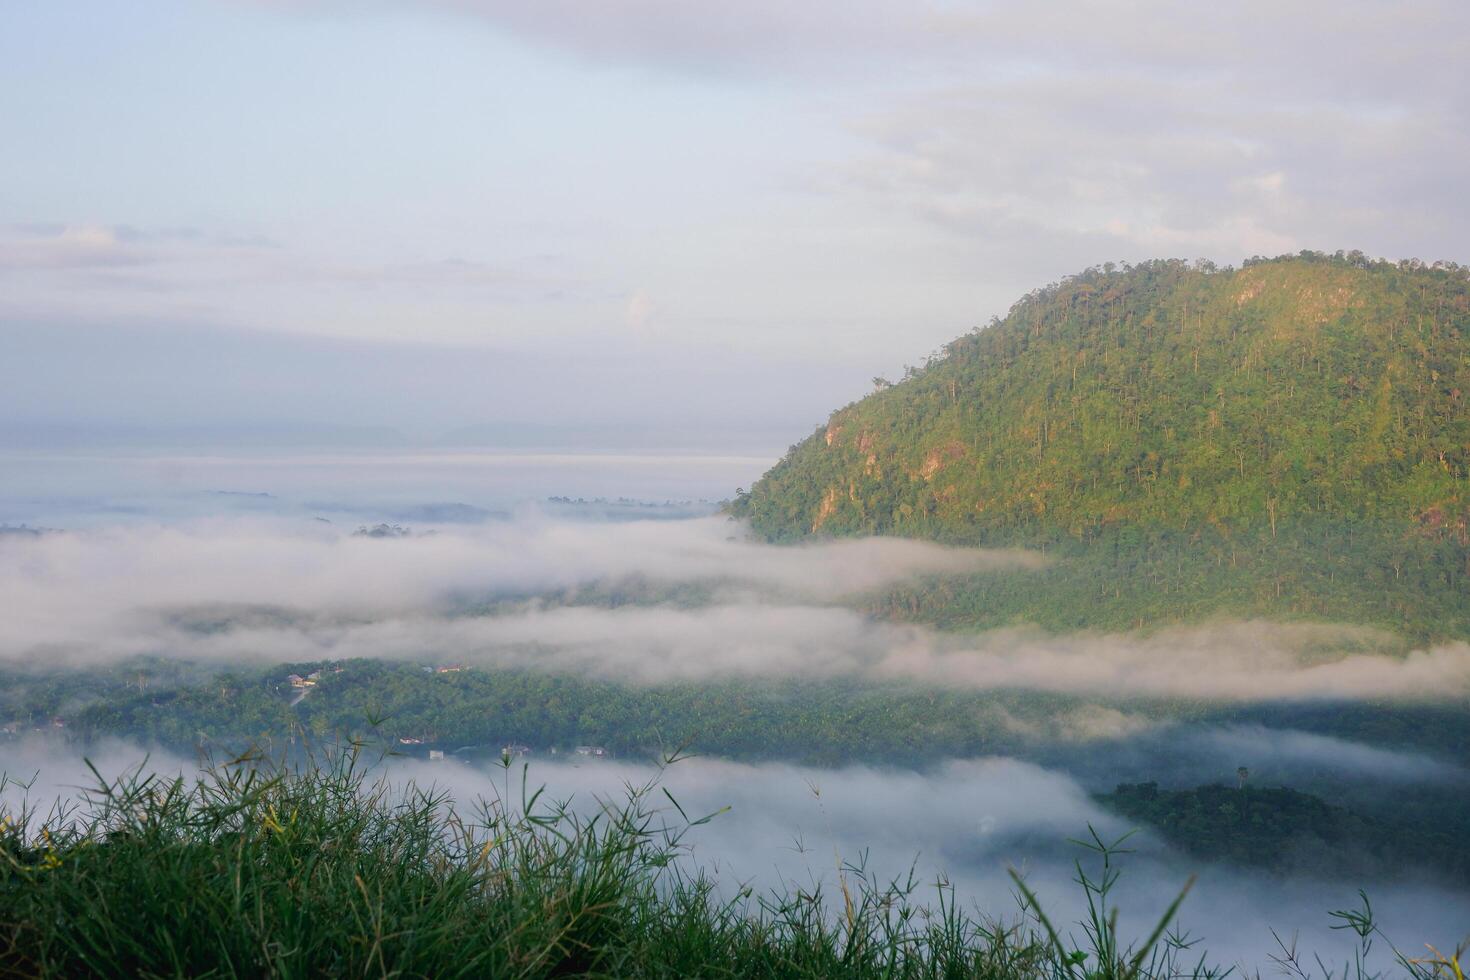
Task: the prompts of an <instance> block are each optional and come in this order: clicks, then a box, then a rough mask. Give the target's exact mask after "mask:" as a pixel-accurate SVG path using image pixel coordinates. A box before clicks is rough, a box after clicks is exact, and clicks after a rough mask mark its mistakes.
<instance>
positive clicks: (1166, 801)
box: [1096, 779, 1470, 882]
mask: <svg viewBox="0 0 1470 980" xmlns="http://www.w3.org/2000/svg"><path fill="white" fill-rule="evenodd" d="M1096 799H1097V800H1098V802H1100V803H1102V804H1103V805H1104V806H1106V807H1108V808H1109V809H1112V810H1115V811H1117V812H1118V813H1120V814H1122V815H1123V816H1125V817H1128V818H1129V819H1130V820H1136V821H1139V822H1140V823H1142V824H1145V825H1147V826H1148V827H1150V828H1152V829H1153V830H1155V831H1157V832H1158V833H1159V834H1160V835H1161V836H1162V837H1163V838H1164V839H1165V840H1167V841H1169V842H1170V843H1171V844H1174V845H1175V846H1177V847H1179V848H1180V849H1181V850H1183V851H1185V852H1186V853H1188V854H1191V855H1193V856H1195V857H1198V858H1202V859H1204V860H1208V861H1218V862H1222V863H1229V864H1236V865H1250V866H1255V867H1260V868H1264V869H1268V870H1270V871H1272V872H1275V873H1278V874H1282V875H1291V874H1299V873H1303V872H1305V873H1311V874H1319V875H1320V874H1328V875H1332V876H1335V877H1360V876H1364V875H1383V874H1393V873H1396V872H1397V873H1402V872H1403V870H1404V869H1405V868H1409V867H1412V868H1415V869H1418V870H1422V869H1425V868H1432V869H1433V871H1434V872H1436V873H1438V874H1439V875H1440V876H1441V877H1443V878H1444V879H1445V880H1448V881H1456V882H1463V881H1465V880H1467V879H1470V844H1467V842H1466V841H1465V839H1464V834H1465V829H1466V828H1465V827H1464V826H1463V825H1462V824H1463V821H1460V820H1458V819H1456V818H1455V817H1451V815H1449V814H1446V815H1445V816H1446V818H1447V819H1446V820H1445V821H1433V820H1422V821H1412V822H1406V821H1404V820H1403V819H1394V817H1393V816H1388V817H1386V818H1380V817H1375V816H1368V815H1364V814H1362V813H1358V812H1355V811H1353V810H1352V809H1349V808H1347V807H1343V806H1336V805H1333V804H1330V803H1328V802H1326V801H1325V800H1322V799H1320V798H1318V797H1316V796H1313V795H1311V794H1309V793H1303V792H1301V791H1299V790H1295V789H1290V788H1287V787H1282V786H1278V787H1256V786H1252V785H1250V783H1249V781H1248V779H1247V780H1245V781H1242V783H1241V784H1239V785H1237V786H1226V785H1223V784H1220V783H1213V784H1210V785H1206V786H1199V787H1196V788H1194V789H1175V790H1170V789H1161V788H1160V787H1159V785H1158V783H1153V782H1148V783H1131V784H1121V785H1119V786H1118V787H1117V788H1116V789H1114V790H1113V792H1111V793H1107V794H1100V795H1098V796H1097V797H1096ZM1456 816H1457V815H1456Z"/></svg>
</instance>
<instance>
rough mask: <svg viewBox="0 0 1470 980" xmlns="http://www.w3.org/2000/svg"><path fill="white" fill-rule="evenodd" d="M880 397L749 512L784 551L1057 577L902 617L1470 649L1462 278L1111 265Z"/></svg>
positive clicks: (998, 587) (838, 416)
mask: <svg viewBox="0 0 1470 980" xmlns="http://www.w3.org/2000/svg"><path fill="white" fill-rule="evenodd" d="M875 385H876V387H877V390H876V391H874V392H873V393H872V394H871V395H869V396H868V397H866V398H864V399H863V400H861V401H859V402H857V403H855V404H852V405H848V406H846V407H845V408H842V409H840V410H839V411H837V412H835V413H834V414H833V415H832V417H831V418H830V420H829V421H828V422H827V423H826V424H825V425H823V426H821V427H820V428H819V429H818V430H817V431H816V432H815V433H814V434H813V435H812V436H810V437H809V438H807V439H806V440H804V441H803V442H801V443H799V444H798V445H795V446H793V447H792V448H791V450H790V451H789V452H788V453H787V455H786V456H785V457H784V458H783V459H782V460H781V461H780V462H779V463H778V464H777V465H776V466H775V467H774V468H772V469H771V471H770V472H769V473H767V474H766V475H765V476H764V477H763V478H762V479H761V480H760V481H759V482H758V483H757V484H756V485H755V486H754V487H752V488H751V490H750V491H749V492H748V493H740V494H738V495H737V497H736V499H735V501H734V502H733V504H732V510H733V512H734V513H736V514H738V515H741V516H745V517H748V518H749V519H750V522H751V524H752V526H753V527H754V528H755V530H756V531H757V532H758V533H759V534H761V535H762V536H764V537H766V538H768V539H770V540H772V541H795V540H800V539H803V538H807V537H810V536H813V535H857V534H894V535H904V536H911V537H921V538H928V539H933V540H938V541H943V542H949V543H955V544H969V545H1021V546H1027V547H1034V548H1039V549H1046V550H1047V552H1048V554H1049V555H1050V556H1052V557H1054V558H1055V559H1056V562H1055V563H1054V567H1053V568H1051V569H1049V570H1047V571H1045V572H1041V573H1037V576H1038V578H1037V581H1034V582H1032V583H1026V584H1018V583H1016V582H1015V581H1014V579H1010V580H1007V581H1001V580H1000V579H1001V577H999V576H980V577H977V578H976V579H974V580H972V581H971V582H969V583H968V584H962V585H960V586H954V585H952V584H951V585H948V586H946V587H945V590H946V591H944V593H943V594H942V595H939V594H935V593H933V592H932V591H930V590H926V589H924V588H920V589H916V590H909V591H908V592H906V593H903V594H901V595H897V596H895V597H892V599H891V601H890V602H889V603H888V607H887V609H888V611H889V612H891V613H893V614H898V615H910V616H916V617H919V618H927V619H934V620H938V619H944V620H946V621H947V622H948V624H949V625H978V626H989V625H998V624H1001V623H1004V622H1018V621H1026V622H1041V623H1043V624H1045V625H1050V626H1054V627H1058V628H1071V627H1078V626H1106V627H1114V626H1138V625H1147V624H1149V623H1157V622H1167V621H1178V620H1198V619H1202V618H1206V617H1208V616H1210V615H1214V614H1221V613H1224V614H1238V615H1270V616H1273V617H1283V618H1285V617H1304V618H1323V619H1347V620H1353V621H1359V622H1368V623H1373V624H1377V625H1382V626H1386V627H1389V628H1391V629H1394V630H1395V631H1398V632H1400V633H1402V634H1404V635H1406V636H1408V637H1411V638H1414V639H1433V638H1446V637H1456V638H1463V637H1467V636H1470V612H1467V610H1470V530H1467V528H1470V413H1467V411H1466V393H1467V389H1470V271H1467V270H1466V269H1465V268H1464V267H1461V266H1458V265H1454V264H1445V263H1436V264H1434V265H1432V266H1427V265H1424V264H1423V263H1419V262H1416V261H1407V262H1401V263H1388V262H1382V261H1370V260H1368V259H1366V258H1364V257H1362V256H1361V255H1359V254H1357V253H1353V254H1349V255H1342V254H1338V255H1336V256H1326V255H1320V254H1316V253H1304V254H1302V255H1300V256H1294V257H1287V258H1281V259H1272V260H1256V261H1251V262H1247V263H1246V264H1245V265H1244V266H1243V267H1242V268H1240V269H1217V268H1215V267H1214V266H1212V265H1210V264H1209V263H1198V264H1190V263H1185V262H1179V261H1158V262H1148V263H1144V264H1141V265H1136V266H1122V267H1116V266H1113V265H1111V264H1109V265H1106V266H1103V267H1100V268H1094V269H1089V270H1087V271H1086V272H1083V273H1081V274H1079V275H1077V276H1073V277H1071V278H1069V279H1067V280H1065V281H1063V282H1061V283H1059V284H1055V285H1052V286H1049V287H1047V288H1045V289H1041V290H1038V291H1036V292H1034V293H1032V294H1030V295H1028V296H1026V297H1024V298H1023V299H1022V300H1021V301H1020V302H1018V303H1017V304H1016V305H1015V306H1014V307H1013V308H1012V309H1011V311H1010V313H1009V315H1008V316H1006V317H1005V318H1004V319H1003V320H997V321H994V322H992V323H991V324H990V325H988V326H986V327H984V328H982V329H979V330H976V331H974V332H973V333H971V334H968V335H966V336H964V337H961V338H960V339H958V340H956V341H954V342H953V343H951V344H949V345H947V346H946V348H945V349H944V350H943V351H942V352H941V353H940V354H938V355H936V356H935V357H933V358H931V359H930V361H929V363H928V364H927V365H925V366H924V367H922V368H917V369H910V370H909V372H908V374H907V376H906V377H905V378H904V379H903V380H902V381H901V382H899V383H897V384H891V385H890V384H888V383H887V382H885V381H883V380H882V379H875ZM1037 582H1039V583H1040V584H1041V585H1042V586H1044V588H1042V589H1037V588H1035V585H1036V584H1037Z"/></svg>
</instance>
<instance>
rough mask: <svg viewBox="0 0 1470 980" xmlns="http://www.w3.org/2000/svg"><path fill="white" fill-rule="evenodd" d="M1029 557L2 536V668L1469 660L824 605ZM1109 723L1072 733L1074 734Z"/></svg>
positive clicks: (1292, 633) (684, 525) (636, 675)
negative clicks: (933, 619)
mask: <svg viewBox="0 0 1470 980" xmlns="http://www.w3.org/2000/svg"><path fill="white" fill-rule="evenodd" d="M454 513H458V512H454ZM1042 561H1043V559H1041V558H1040V556H1037V555H1035V554H1032V553H1028V552H1021V551H992V550H980V549H960V548H945V547H941V546H938V545H932V544H926V543H922V542H916V541H909V540H900V539H893V538H871V539H860V540H843V541H830V542H823V543H814V544H811V545H807V546H802V547H772V546H768V545H765V544H762V543H759V542H756V541H754V540H752V539H751V538H750V537H749V536H748V535H747V533H746V531H745V529H744V528H743V526H742V525H740V524H739V523H737V522H734V521H731V520H729V519H726V518H724V517H719V516H712V517H703V518H695V519H687V520H634V521H621V522H614V523H608V522H595V521H594V522H588V521H582V520H563V519H559V518H556V517H551V516H548V515H547V514H546V513H544V512H530V513H522V514H521V515H520V516H519V517H517V519H514V520H499V521H494V522H490V523H485V524H468V525H467V524H462V523H443V524H440V525H437V526H433V527H429V528H418V529H409V530H408V531H407V533H403V534H397V533H396V532H395V533H394V534H392V535H387V536H385V537H378V538H374V537H368V536H363V535H360V534H356V533H353V531H351V530H349V529H347V528H343V527H339V526H336V525H332V524H328V523H322V522H315V521H303V520H294V521H293V520H284V519H281V518H279V517H274V516H259V517H240V516H232V517H216V518H210V519H200V520H192V521H187V522H183V523H179V524H173V525H169V524H145V525H136V524H128V525H121V526H106V527H99V528H94V529H90V530H82V531H71V532H57V533H46V534H39V535H35V534H11V535H6V536H4V537H3V538H0V594H5V595H6V596H7V597H8V599H9V600H10V601H9V603H8V605H9V609H10V612H9V615H8V618H7V622H6V624H5V627H4V629H3V631H0V662H8V663H12V664H24V663H35V662H44V663H46V664H49V665H57V664H86V663H106V662H114V661H117V660H120V659H123V658H127V657H131V656H137V655H161V656H166V657H175V658H182V659H192V660H213V661H217V662H222V663H239V662H281V661H306V660H318V659H330V658H346V657H382V658H399V659H411V660H416V659H421V658H426V657H427V658H434V659H439V660H445V659H452V660H457V661H462V662H464V663H466V664H471V665H481V666H501V667H529V668H536V669H545V670H551V671H560V672H573V673H577V674H579V675H590V676H594V677H599V678H604V679H608V680H618V681H630V682H636V683H657V682H660V681H668V680H686V681H692V680H702V679H719V678H732V677H773V678H788V677H789V678H841V677H850V678H860V679H865V680H871V681H876V682H886V681H902V682H910V683H918V684H923V685H932V686H939V687H946V688H963V689H972V690H989V689H1000V688H1025V689H1035V690H1044V691H1054V692H1061V693H1069V694H1079V695H1082V694H1089V693H1092V694H1099V695H1108V696H1115V697H1186V698H1203V699H1212V700H1222V701H1248V700H1255V699H1268V700H1289V699H1293V698H1363V699H1376V698H1440V697H1453V696H1463V695H1464V694H1465V693H1466V692H1467V691H1470V645H1466V644H1464V643H1452V644H1445V645H1441V646H1437V647H1434V648H1431V649H1425V650H1417V651H1414V652H1412V653H1410V654H1409V655H1407V656H1406V657H1398V656H1391V655H1385V654H1383V653H1381V652H1377V649H1376V648H1377V647H1378V645H1379V638H1378V637H1377V636H1376V634H1374V632H1373V631H1371V630H1362V629H1355V628H1350V627H1333V626H1309V625H1300V624H1298V625H1284V624H1272V623H1266V622H1234V623H1221V624H1215V625H1209V626H1198V627H1189V628H1176V629H1168V630H1163V631H1159V632H1156V633H1153V634H1149V635H1136V634H1096V633H1077V634H1069V635H1063V636H1056V635H1049V634H1045V633H1041V632H1038V631H1035V630H1026V629H1014V630H997V631H993V632H989V633H984V634H978V635H960V634H945V633H940V632H936V631H933V630H930V629H926V628H923V627H919V626H914V625H905V624H895V623H889V622H878V621H874V620H872V619H871V618H870V617H867V616H865V615H863V614H861V613H859V612H857V611H855V610H853V609H851V608H846V607H843V606H840V605H838V604H837V603H839V602H840V601H841V600H843V599H845V598H850V597H854V596H859V595H862V594H864V593H869V592H872V591H875V590H880V589H883V588H887V587H891V586H893V585H895V584H897V583H900V582H904V581H906V580H912V579H915V578H917V577H924V576H937V575H953V574H963V573H968V572H974V571H979V570H988V571H994V572H997V573H1000V574H1024V573H1025V572H1026V571H1028V570H1030V569H1034V568H1036V567H1039V566H1040V564H1041V563H1042ZM620 590H626V591H628V592H629V593H630V594H633V593H636V596H635V597H636V599H637V601H636V602H631V603H630V602H629V600H628V599H627V598H626V597H621V596H620ZM536 596H549V597H552V598H553V599H554V601H552V602H550V603H548V602H546V601H541V600H539V599H536V598H533V597H536ZM528 597H530V598H528ZM489 612H493V613H494V614H493V615H488V614H487V613H489ZM1116 723H1118V719H1116V718H1113V719H1109V718H1107V717H1098V718H1094V719H1091V720H1090V721H1089V720H1087V719H1083V720H1082V721H1081V722H1079V724H1081V725H1082V726H1083V727H1082V729H1080V730H1079V734H1080V735H1086V734H1087V726H1088V725H1095V726H1101V727H1102V728H1107V727H1108V726H1109V725H1111V724H1116Z"/></svg>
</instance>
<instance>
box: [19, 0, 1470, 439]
mask: <svg viewBox="0 0 1470 980" xmlns="http://www.w3.org/2000/svg"><path fill="white" fill-rule="evenodd" d="M7 28H8V29H7V30H6V31H4V32H3V33H0V119H3V120H4V123H5V125H4V132H5V137H4V152H3V153H0V350H4V352H5V356H4V357H3V358H0V418H3V419H4V420H5V422H4V424H3V425H0V445H3V446H11V447H13V446H16V445H23V446H30V447H34V446H50V445H58V444H63V443H67V444H75V443H77V442H86V441H89V440H90V441H91V442H93V443H112V444H117V443H121V442H130V441H131V442H136V441H145V442H146V441H150V440H151V441H154V442H159V441H162V442H170V441H172V442H180V441H184V442H188V441H191V440H192V441H193V442H196V443H217V442H229V441H231V440H234V441H247V442H255V443H261V442H267V443H269V442H282V441H293V440H294V441H300V440H302V439H307V440H308V441H312V440H314V441H316V442H325V443H352V442H358V443H366V444H382V443H391V442H394V441H408V442H414V441H419V442H423V441H428V442H440V443H442V442H451V443H452V442H470V443H475V442H478V443H489V444H497V445H506V444H514V445H535V444H541V445H556V446H576V447H578V448H605V447H609V446H613V447H618V448H626V447H629V446H669V447H680V448H690V447H691V446H693V447H704V448H710V449H715V450H721V449H729V448H735V447H739V448H750V449H758V450H760V451H762V452H771V453H775V452H779V450H780V449H781V448H783V447H784V446H785V445H786V444H788V443H789V442H792V441H794V440H795V439H797V438H799V437H800V436H802V435H803V434H805V432H807V431H808V430H809V427H810V426H811V425H813V424H814V423H816V422H817V421H818V420H820V419H821V418H822V417H823V416H824V415H825V413H826V412H827V411H828V410H829V409H830V408H831V407H832V406H834V405H839V404H843V403H845V402H847V401H850V400H852V399H853V398H856V397H858V396H860V395H861V394H863V393H864V392H865V390H866V389H867V387H868V384H869V379H870V378H872V377H873V376H874V375H877V374H882V375H886V376H889V377H895V376H897V375H898V374H899V373H901V371H902V369H903V365H904V364H906V363H918V362H919V361H921V360H922V359H923V358H924V356H925V355H926V354H927V353H928V352H930V351H932V350H934V349H936V348H937V347H938V346H939V345H941V344H943V343H944V342H946V341H948V340H949V339H951V338H952V337H954V336H956V335H957V334H959V333H962V332H963V331H964V330H966V329H968V328H970V327H972V326H975V325H977V324H980V323H983V322H985V321H986V320H988V319H989V317H990V316H991V315H993V314H997V313H1002V312H1004V310H1005V309H1006V307H1007V306H1008V305H1009V304H1010V303H1011V302H1012V301H1013V300H1015V299H1016V298H1017V297H1018V296H1020V295H1021V294H1022V293H1024V292H1026V291H1027V290H1030V289H1032V288H1035V287H1036V286H1039V285H1041V284H1044V283H1046V282H1048V281H1052V280H1055V279H1057V278H1059V277H1061V276H1064V275H1066V274H1068V273H1071V272H1074V271H1077V270H1079V269H1081V268H1083V267H1085V266H1088V265H1091V264H1096V263H1101V262H1104V261H1108V260H1127V261H1136V260H1140V259H1145V258H1151V257H1162V256H1179V257H1188V258H1193V257H1205V258H1209V259H1212V260H1215V261H1219V262H1230V263H1235V262H1239V261H1240V260H1241V259H1242V258H1244V257H1246V256H1250V255H1253V254H1276V253H1282V252H1290V251H1296V250H1299V249H1303V248H1314V249H1323V250H1327V251H1332V250H1336V249H1339V248H1346V249H1352V248H1358V249H1362V250H1363V251H1365V252H1368V253H1370V254H1375V255H1385V256H1389V257H1395V258H1398V257H1408V256H1418V257H1421V258H1424V259H1426V260H1432V259H1437V258H1448V259H1456V260H1464V259H1465V258H1466V255H1465V254H1464V251H1463V249H1464V238H1463V229H1464V227H1465V226H1466V223H1467V218H1470V203H1467V202H1470V194H1467V193H1466V191H1467V190H1470V171H1467V170H1466V168H1465V167H1464V164H1463V161H1464V160H1466V159H1467V158H1470V108H1467V107H1470V100H1467V99H1466V98H1465V96H1466V94H1467V91H1470V84H1467V83H1470V62H1467V60H1466V59H1465V58H1463V57H1462V52H1461V51H1460V45H1462V43H1463V38H1464V37H1466V36H1467V34H1470V8H1467V7H1466V6H1465V5H1464V4H1462V3H1458V2H1455V0H1424V2H1419V3H1414V4H1410V5H1398V6H1387V5H1382V4H1377V3H1371V2H1366V0H1353V2H1346V3H1327V2H1325V0H1320V2H1319V0H1313V2H1308V3H1300V4H1291V5H1282V4H1268V3H1263V2H1254V0H1247V2H1240V3H1231V4H1222V5H1213V6H1210V7H1199V6H1195V5H1191V6H1187V7H1185V6H1180V5H1176V4H1168V3H1162V2H1149V3H1143V4H1138V5H1135V6H1133V7H1132V8H1131V9H1130V10H1129V11H1128V12H1127V13H1121V14H1120V13H1118V12H1115V11H1111V10H1105V9H1103V8H1101V7H1098V6H1096V5H1091V4H1085V3H1081V2H1067V3H1062V4H1056V5H1051V6H1049V7H1048V8H1047V9H1046V11H1045V12H1038V10H1037V9H1036V8H1034V7H1033V6H1031V5H1025V4H1020V3H973V4H967V3H953V2H943V0H934V2H926V3H918V4H914V3H897V2H880V0H864V2H860V3H857V4H851V3H842V4H838V3H833V2H828V0H814V2H811V3H804V4H800V5H789V4H778V3H769V2H765V0H760V2H754V3H747V4H740V5H736V6H730V5H712V4H679V3H674V2H672V0H639V2H636V3H632V4H620V5H618V6H617V7H616V9H615V10H614V9H613V8H604V7H594V6H589V5H583V4H576V3H572V2H569V0H548V2H542V3H537V4H530V5H526V4H516V3H509V2H501V0H457V2H455V0H399V2H388V0H382V2H373V3H347V2H339V0H212V2H195V3H187V2H183V0H162V2H157V3H149V4H146V5H136V4H126V5H124V4H113V3H104V2H100V0H83V2H79V3H73V4H65V5H58V4H27V5H17V6H15V7H14V8H13V9H11V10H9V11H8V17H7Z"/></svg>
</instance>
